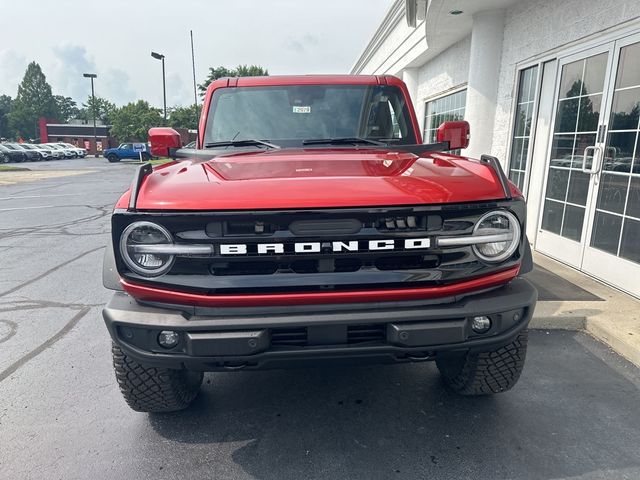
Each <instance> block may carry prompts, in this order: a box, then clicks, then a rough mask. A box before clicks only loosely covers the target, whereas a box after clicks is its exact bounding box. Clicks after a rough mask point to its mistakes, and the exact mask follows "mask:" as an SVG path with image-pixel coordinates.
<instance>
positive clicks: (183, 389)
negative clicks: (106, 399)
mask: <svg viewBox="0 0 640 480" xmlns="http://www.w3.org/2000/svg"><path fill="white" fill-rule="evenodd" d="M111 352H112V353H113V368H114V369H115V371H116V380H118V386H119V387H120V391H121V392H122V395H123V396H124V399H125V400H126V402H127V404H128V405H129V406H130V407H131V408H132V409H133V410H135V411H137V412H150V413H158V412H174V411H176V410H183V409H185V408H187V407H188V406H189V405H190V404H191V402H192V401H193V399H194V398H196V395H198V391H199V390H200V385H201V384H202V378H203V376H204V375H203V373H202V372H192V371H190V370H172V369H169V368H156V367H148V366H145V365H141V364H140V363H138V362H137V361H135V360H134V359H132V358H131V357H129V356H127V355H126V354H125V353H124V352H123V351H122V350H121V349H120V347H118V346H117V345H115V344H113V345H112V347H111Z"/></svg>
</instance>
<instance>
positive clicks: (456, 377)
mask: <svg viewBox="0 0 640 480" xmlns="http://www.w3.org/2000/svg"><path fill="white" fill-rule="evenodd" d="M528 339H529V332H527V330H524V331H523V332H522V333H520V334H519V335H518V336H517V337H516V338H515V340H514V341H513V342H511V343H509V344H508V345H505V346H503V347H500V348H498V349H496V350H492V351H488V352H480V353H469V352H468V353H466V354H458V355H450V356H449V355H443V356H442V357H438V358H436V365H437V366H438V370H440V374H441V375H442V378H443V380H444V382H445V384H446V385H447V386H448V387H449V388H451V389H452V390H453V391H455V392H456V393H459V394H460V395H468V396H475V395H492V394H494V393H500V392H506V391H507V390H510V389H511V388H512V387H513V386H514V385H515V384H516V383H517V382H518V379H519V378H520V374H521V373H522V369H523V368H524V360H525V357H526V355H527V342H528Z"/></svg>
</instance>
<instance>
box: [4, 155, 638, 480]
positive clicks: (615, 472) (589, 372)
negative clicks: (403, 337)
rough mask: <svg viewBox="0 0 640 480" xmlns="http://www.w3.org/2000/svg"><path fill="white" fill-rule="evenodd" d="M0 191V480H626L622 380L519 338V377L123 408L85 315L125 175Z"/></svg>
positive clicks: (372, 382) (336, 387) (106, 356)
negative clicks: (495, 384) (506, 383)
mask: <svg viewBox="0 0 640 480" xmlns="http://www.w3.org/2000/svg"><path fill="white" fill-rule="evenodd" d="M26 166H28V167H29V168H32V169H37V170H42V171H62V170H68V171H69V172H74V175H69V176H57V177H51V178H44V179H41V180H38V181H34V182H20V183H15V184H5V185H0V272H1V274H0V478H1V479H5V478H6V479H30V478H51V479H58V478H59V479H86V478H93V479H103V478H104V479H111V478H113V479H122V478H136V479H156V478H172V479H173V478H194V479H204V478H216V479H226V478H234V479H235V478H238V479H278V480H281V479H316V478H317V479H342V478H345V479H346V478H349V479H390V478H393V479H396V478H397V479H405V478H406V479H428V478H438V479H467V478H469V479H485V478H486V479H615V480H621V479H634V480H637V479H638V478H640V371H639V370H638V369H637V368H636V367H634V366H633V365H631V364H630V363H628V362H626V361H625V360H624V359H622V358H621V357H619V356H617V355H616V354H614V353H612V352H611V351H610V350H609V349H608V348H606V347H605V346H604V345H602V344H600V343H598V342H596V341H595V340H593V339H592V338H590V337H588V336H587V335H585V334H583V333H576V332H564V331H551V332H547V331H535V332H532V335H531V340H530V347H529V355H528V359H527V365H526V367H525V371H524V373H523V376H522V378H521V380H520V383H519V384H518V385H517V386H516V388H514V390H512V391H511V392H509V393H506V394H502V395H498V396H495V397H490V398H476V399H469V398H462V397H458V396H456V395H454V394H452V393H450V392H449V391H447V390H446V389H445V388H444V387H443V385H442V384H441V382H440V380H439V377H438V374H437V370H436V368H435V366H434V365H432V364H412V365H404V366H371V367H358V368H357V367H346V368H317V369H307V370H290V371H270V372H243V373H222V374H208V375H207V376H206V377H205V384H204V385H203V389H202V393H201V395H200V396H199V397H198V399H197V400H196V402H195V404H194V405H193V407H192V408H191V409H189V410H187V411H185V412H181V413H175V414H169V415H146V414H140V413H136V412H133V411H131V410H129V408H128V407H127V406H126V405H125V403H124V401H123V400H122V398H121V396H120V393H119V391H118V388H117V385H116V382H115V378H114V376H113V372H112V368H111V357H110V351H109V348H110V342H109V338H108V335H107V332H106V329H105V328H104V326H103V323H102V319H101V316H100V309H101V306H102V305H103V304H104V303H105V302H106V300H107V299H108V298H109V293H108V292H107V291H106V290H104V289H103V288H102V285H101V263H102V253H103V247H104V245H105V243H106V242H107V240H108V235H109V233H108V232H109V212H110V210H111V207H112V205H113V203H114V202H115V201H116V199H117V198H118V196H119V195H120V193H121V192H122V191H123V190H124V189H126V187H127V185H128V184H129V182H130V179H131V176H132V174H133V169H134V168H135V165H134V164H127V163H121V164H113V165H112V164H108V163H107V162H106V160H104V159H86V160H67V161H60V162H48V163H39V164H27V165H26Z"/></svg>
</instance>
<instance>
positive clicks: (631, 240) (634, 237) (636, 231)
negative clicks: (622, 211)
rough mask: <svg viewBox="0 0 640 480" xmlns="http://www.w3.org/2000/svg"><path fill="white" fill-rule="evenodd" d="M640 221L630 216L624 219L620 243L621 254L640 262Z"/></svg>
mask: <svg viewBox="0 0 640 480" xmlns="http://www.w3.org/2000/svg"><path fill="white" fill-rule="evenodd" d="M638 238H640V222H638V221H636V220H631V219H629V218H627V219H625V221H624V229H623V230H622V243H621V244H620V256H621V257H622V258H626V259H627V260H631V261H632V262H636V263H640V242H639V241H638Z"/></svg>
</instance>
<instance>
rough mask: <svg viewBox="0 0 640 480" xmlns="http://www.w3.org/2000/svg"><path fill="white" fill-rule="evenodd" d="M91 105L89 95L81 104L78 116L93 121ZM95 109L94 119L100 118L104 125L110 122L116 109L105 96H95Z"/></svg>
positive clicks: (92, 104) (88, 121)
mask: <svg viewBox="0 0 640 480" xmlns="http://www.w3.org/2000/svg"><path fill="white" fill-rule="evenodd" d="M93 106H94V103H93V97H92V96H91V95H89V97H88V98H87V101H86V102H85V103H83V104H82V108H81V109H80V110H79V112H78V117H79V118H82V119H83V120H85V121H86V122H87V123H91V122H93ZM95 109H96V119H98V120H100V121H101V122H102V123H103V124H105V125H109V124H110V123H111V116H112V115H113V113H114V112H115V111H116V106H115V104H113V103H111V102H110V101H109V100H107V99H106V98H102V97H96V101H95Z"/></svg>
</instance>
